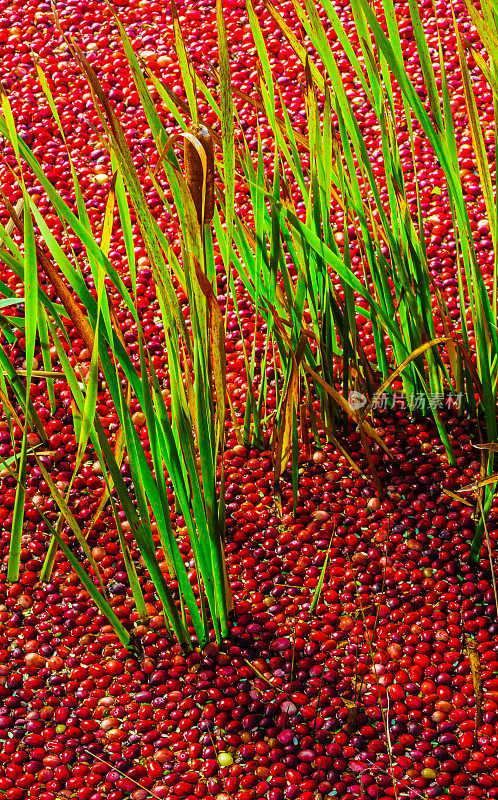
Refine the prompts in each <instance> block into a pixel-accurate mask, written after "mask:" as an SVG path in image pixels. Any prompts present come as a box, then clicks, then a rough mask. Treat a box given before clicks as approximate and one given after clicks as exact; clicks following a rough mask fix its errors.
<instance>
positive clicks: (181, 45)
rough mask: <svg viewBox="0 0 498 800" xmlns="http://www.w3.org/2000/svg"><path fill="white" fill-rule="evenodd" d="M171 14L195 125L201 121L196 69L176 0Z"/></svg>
mask: <svg viewBox="0 0 498 800" xmlns="http://www.w3.org/2000/svg"><path fill="white" fill-rule="evenodd" d="M171 14H172V17H173V31H174V34H175V47H176V54H177V56H178V61H179V64H180V69H181V73H182V79H183V85H184V86H185V92H186V94H187V102H188V105H189V109H190V117H191V119H192V122H193V123H194V125H197V124H198V123H199V110H198V108H197V95H196V88H195V71H194V69H193V66H192V62H191V60H190V56H189V54H188V51H187V48H186V47H185V42H184V41H183V34H182V29H181V25H180V20H179V18H178V9H177V6H176V3H175V0H171Z"/></svg>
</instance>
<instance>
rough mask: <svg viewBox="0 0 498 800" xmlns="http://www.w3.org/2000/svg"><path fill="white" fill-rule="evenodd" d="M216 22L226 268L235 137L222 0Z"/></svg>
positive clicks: (232, 211)
mask: <svg viewBox="0 0 498 800" xmlns="http://www.w3.org/2000/svg"><path fill="white" fill-rule="evenodd" d="M216 23H217V29H218V57H219V64H220V91H221V137H222V141H223V167H222V170H223V183H224V189H225V225H226V251H225V258H224V260H225V270H226V271H227V272H228V270H229V269H230V264H231V252H232V235H233V220H234V214H235V138H234V121H233V119H234V103H233V95H232V77H231V72H230V58H229V52H228V41H227V33H226V27H225V17H224V15H223V3H222V0H216ZM208 219H209V217H208Z"/></svg>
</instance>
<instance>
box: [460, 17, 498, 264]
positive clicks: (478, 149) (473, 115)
mask: <svg viewBox="0 0 498 800" xmlns="http://www.w3.org/2000/svg"><path fill="white" fill-rule="evenodd" d="M453 24H454V27H455V36H456V40H457V49H458V58H459V61H460V69H461V70H462V80H463V89H464V94H465V104H466V106H467V113H468V115H469V126H470V133H471V136H472V143H473V145H474V153H475V157H476V161H477V171H478V172H479V177H480V179H481V188H482V193H483V197H484V202H485V204H486V212H487V215H488V219H489V227H490V231H491V237H492V240H493V246H494V248H495V249H496V206H495V199H494V194H493V181H492V178H491V172H490V168H489V163H488V157H487V154H486V147H485V144H484V139H483V135H482V125H481V121H480V119H479V115H478V113H477V105H476V99H475V96H474V90H473V88H472V81H471V78H470V72H469V68H468V66H467V60H466V58H465V53H464V49H463V44H462V37H461V36H460V31H459V30H458V25H457V22H456V19H455V15H454V14H453Z"/></svg>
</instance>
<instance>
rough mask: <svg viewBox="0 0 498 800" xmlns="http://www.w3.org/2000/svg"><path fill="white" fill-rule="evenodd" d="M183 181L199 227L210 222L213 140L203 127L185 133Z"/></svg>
mask: <svg viewBox="0 0 498 800" xmlns="http://www.w3.org/2000/svg"><path fill="white" fill-rule="evenodd" d="M184 158H185V181H186V183H187V186H188V188H189V189H190V193H191V195H192V199H193V201H194V205H195V210H196V211H197V219H198V221H199V225H203V224H206V223H208V222H211V220H212V219H213V216H214V149H213V140H212V138H211V134H210V133H209V131H208V129H207V128H206V127H205V126H204V125H192V127H190V128H189V129H188V130H187V131H186V133H185V147H184Z"/></svg>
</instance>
